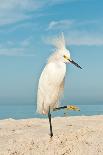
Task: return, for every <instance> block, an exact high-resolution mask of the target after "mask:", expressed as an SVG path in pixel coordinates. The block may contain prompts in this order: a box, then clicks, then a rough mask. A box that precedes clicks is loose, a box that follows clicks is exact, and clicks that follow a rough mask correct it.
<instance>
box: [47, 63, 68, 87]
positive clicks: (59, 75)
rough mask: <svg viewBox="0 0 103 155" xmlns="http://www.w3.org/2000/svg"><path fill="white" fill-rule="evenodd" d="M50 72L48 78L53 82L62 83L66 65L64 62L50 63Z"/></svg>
mask: <svg viewBox="0 0 103 155" xmlns="http://www.w3.org/2000/svg"><path fill="white" fill-rule="evenodd" d="M48 67H49V68H48V69H49V70H50V72H49V74H48V80H49V82H50V83H53V84H57V85H59V84H61V82H62V81H63V79H64V77H65V73H66V65H65V64H64V63H50V64H49V66H48Z"/></svg>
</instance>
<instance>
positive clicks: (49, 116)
mask: <svg viewBox="0 0 103 155" xmlns="http://www.w3.org/2000/svg"><path fill="white" fill-rule="evenodd" d="M48 118H49V124H50V137H52V136H53V131H52V124H51V113H50V107H49V112H48Z"/></svg>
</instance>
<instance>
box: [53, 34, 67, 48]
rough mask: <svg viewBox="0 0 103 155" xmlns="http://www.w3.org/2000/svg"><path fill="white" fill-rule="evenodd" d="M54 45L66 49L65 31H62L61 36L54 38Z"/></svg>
mask: <svg viewBox="0 0 103 155" xmlns="http://www.w3.org/2000/svg"><path fill="white" fill-rule="evenodd" d="M53 45H54V46H55V47H56V48H57V49H64V48H65V39H64V34H63V32H62V33H61V35H60V36H59V37H56V38H54V39H53Z"/></svg>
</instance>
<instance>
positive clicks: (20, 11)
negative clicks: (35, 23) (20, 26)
mask: <svg viewBox="0 0 103 155" xmlns="http://www.w3.org/2000/svg"><path fill="white" fill-rule="evenodd" d="M43 5H44V3H42V2H40V1H37V0H23V1H20V0H9V2H8V0H0V26H2V25H6V24H12V23H16V22H20V21H23V20H26V19H29V18H30V17H31V16H30V15H29V12H32V11H36V10H37V9H39V8H41V7H43Z"/></svg>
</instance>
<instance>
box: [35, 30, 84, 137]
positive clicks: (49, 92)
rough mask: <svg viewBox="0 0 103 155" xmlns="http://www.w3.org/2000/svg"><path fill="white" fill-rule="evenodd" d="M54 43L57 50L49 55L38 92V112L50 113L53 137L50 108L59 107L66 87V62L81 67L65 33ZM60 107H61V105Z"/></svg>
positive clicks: (51, 134)
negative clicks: (74, 58) (67, 41)
mask: <svg viewBox="0 0 103 155" xmlns="http://www.w3.org/2000/svg"><path fill="white" fill-rule="evenodd" d="M54 45H55V47H56V50H55V52H54V53H53V54H52V55H51V56H50V57H49V59H48V62H47V64H46V66H45V68H44V69H43V71H42V73H41V76H40V79H39V84H38V93H37V112H38V113H40V114H48V118H49V123H50V136H51V137H52V136H53V132H52V125H51V114H50V110H53V109H56V108H58V107H59V100H60V97H61V94H62V92H63V89H64V82H65V75H66V64H67V63H72V64H74V65H75V66H77V67H78V68H81V67H80V66H79V65H78V64H77V63H76V62H74V61H73V60H72V59H71V57H70V52H69V50H67V49H66V45H65V40H64V35H63V33H62V34H61V35H60V36H59V37H58V38H56V39H55V41H54ZM81 69H82V68H81ZM58 109H60V107H59V108H58Z"/></svg>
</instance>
